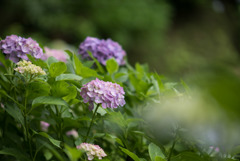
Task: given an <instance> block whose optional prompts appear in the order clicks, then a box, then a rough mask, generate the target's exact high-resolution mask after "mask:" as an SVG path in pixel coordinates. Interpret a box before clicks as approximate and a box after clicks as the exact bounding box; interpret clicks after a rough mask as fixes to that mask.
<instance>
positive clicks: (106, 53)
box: [78, 37, 126, 65]
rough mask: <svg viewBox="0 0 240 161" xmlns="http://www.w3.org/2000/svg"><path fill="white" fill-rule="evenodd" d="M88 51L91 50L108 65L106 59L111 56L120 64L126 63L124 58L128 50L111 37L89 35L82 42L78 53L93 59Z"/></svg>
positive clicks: (99, 59) (102, 62)
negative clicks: (103, 37) (105, 38)
mask: <svg viewBox="0 0 240 161" xmlns="http://www.w3.org/2000/svg"><path fill="white" fill-rule="evenodd" d="M87 51H90V52H91V53H92V55H93V56H94V57H95V58H96V59H97V60H98V61H99V62H100V63H101V64H103V65H106V61H107V60H108V59H110V58H115V59H116V61H117V63H118V64H119V65H124V64H125V62H124V60H123V58H124V56H125V55H126V52H125V51H124V50H123V49H122V47H121V46H120V45H119V44H118V43H117V42H115V41H112V40H111V39H107V40H104V39H102V40H100V39H98V38H94V37H87V38H86V39H85V40H84V41H83V42H82V43H81V44H80V46H79V51H78V53H79V54H80V55H82V57H83V58H84V59H91V58H90V56H89V54H88V53H87Z"/></svg>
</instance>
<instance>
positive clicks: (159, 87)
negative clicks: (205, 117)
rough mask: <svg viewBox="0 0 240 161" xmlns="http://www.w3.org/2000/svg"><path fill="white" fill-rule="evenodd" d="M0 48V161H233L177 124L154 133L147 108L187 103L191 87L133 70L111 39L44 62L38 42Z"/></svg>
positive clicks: (10, 42)
mask: <svg viewBox="0 0 240 161" xmlns="http://www.w3.org/2000/svg"><path fill="white" fill-rule="evenodd" d="M0 49H1V53H0V62H1V63H2V66H1V67H0V72H1V73H0V77H1V79H0V103H1V108H0V123H1V126H0V160H19V161H43V160H47V161H48V160H49V161H50V160H60V161H77V160H105V161H113V160H118V161H124V160H134V161H147V160H151V161H170V160H174V161H182V160H187V161H188V160H191V161H193V160H199V161H206V160H209V161H210V160H218V159H219V160H226V159H228V161H231V160H234V155H233V154H232V155H230V154H229V155H225V154H224V153H222V149H221V148H217V149H216V148H215V151H214V153H213V152H211V151H210V150H209V149H211V148H209V147H213V146H214V147H217V146H216V145H207V144H206V145H207V146H206V147H205V149H204V146H203V147H202V148H200V147H199V146H200V145H202V144H197V143H196V142H194V141H189V140H184V138H183V137H181V136H182V135H184V132H185V131H186V130H185V131H184V130H183V129H182V128H181V127H180V125H179V126H176V124H168V127H167V129H170V130H169V131H168V133H167V132H166V129H161V130H160V134H159V132H156V131H157V130H158V129H157V127H158V125H160V124H161V122H151V119H152V120H154V119H155V118H158V117H159V115H158V113H155V112H154V111H153V110H151V105H152V104H163V103H168V102H169V101H170V102H171V101H176V100H187V99H189V95H188V92H187V91H188V88H187V87H186V84H185V83H184V82H182V83H173V82H169V81H167V80H166V79H164V78H163V77H162V76H160V75H158V74H157V73H153V72H149V70H148V67H147V65H141V64H139V63H137V64H136V65H135V66H134V67H133V66H131V65H130V64H128V62H127V59H125V60H124V56H126V53H125V51H124V50H123V49H122V47H121V46H120V45H119V44H118V43H116V42H113V41H112V40H111V39H107V40H100V39H98V38H91V37H87V38H86V40H85V41H84V42H82V43H80V47H79V53H77V54H75V53H73V52H71V51H68V50H66V51H65V53H60V52H56V53H55V54H57V55H55V54H50V55H51V56H47V57H43V52H42V49H41V48H40V47H39V45H38V44H37V42H35V41H34V40H32V39H31V38H28V39H25V38H21V37H19V36H16V35H12V36H7V37H6V39H4V40H2V41H1V42H0ZM46 49H47V48H46ZM46 49H45V51H46V53H45V54H47V52H48V49H47V50H46ZM49 50H50V49H49ZM51 52H53V51H51ZM65 54H67V55H68V56H67V58H66V59H65V57H64V60H63V59H60V57H59V56H60V55H65ZM79 54H80V55H81V57H80V55H79ZM47 55H48V54H47ZM89 109H90V110H89ZM149 112H153V114H152V115H151V119H146V118H145V117H144V116H145V115H147V114H148V113H149ZM155 127H156V128H155ZM162 133H165V135H161V134H162ZM206 149H207V150H206ZM212 149H213V148H212ZM223 154H224V155H223Z"/></svg>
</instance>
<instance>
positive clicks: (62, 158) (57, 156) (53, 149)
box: [39, 140, 66, 161]
mask: <svg viewBox="0 0 240 161" xmlns="http://www.w3.org/2000/svg"><path fill="white" fill-rule="evenodd" d="M39 142H40V143H41V144H42V145H44V146H45V147H46V148H47V149H49V150H50V151H51V152H52V154H53V155H54V156H55V157H56V158H57V159H58V160H60V161H65V160H66V159H65V157H64V156H62V155H60V153H59V152H58V151H57V150H56V149H55V148H54V147H53V146H52V145H50V144H48V143H47V142H45V141H43V140H39Z"/></svg>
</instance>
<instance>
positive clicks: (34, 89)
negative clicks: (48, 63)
mask: <svg viewBox="0 0 240 161" xmlns="http://www.w3.org/2000/svg"><path fill="white" fill-rule="evenodd" d="M50 89H51V87H50V85H49V84H48V83H47V82H44V81H38V82H31V83H30V84H29V85H28V86H27V90H28V96H27V97H28V99H33V98H36V97H40V96H47V95H49V93H50Z"/></svg>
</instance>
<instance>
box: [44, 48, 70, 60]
mask: <svg viewBox="0 0 240 161" xmlns="http://www.w3.org/2000/svg"><path fill="white" fill-rule="evenodd" d="M44 50H45V54H43V56H42V58H41V59H42V60H47V58H49V57H50V56H53V57H54V58H56V59H57V60H59V61H62V62H67V58H68V57H67V55H66V54H65V52H64V51H62V50H57V49H49V48H48V47H44Z"/></svg>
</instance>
